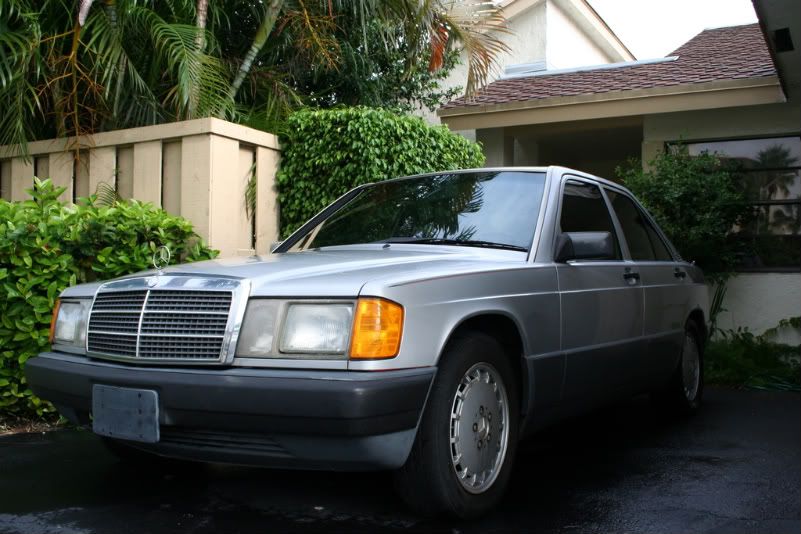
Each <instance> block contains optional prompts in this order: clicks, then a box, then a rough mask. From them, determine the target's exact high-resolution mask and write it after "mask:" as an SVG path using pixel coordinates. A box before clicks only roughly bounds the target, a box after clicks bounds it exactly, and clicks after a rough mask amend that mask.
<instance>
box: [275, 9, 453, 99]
mask: <svg viewBox="0 0 801 534" xmlns="http://www.w3.org/2000/svg"><path fill="white" fill-rule="evenodd" d="M334 36H335V37H336V39H337V42H338V43H339V50H340V54H339V57H340V59H339V62H338V63H337V64H336V65H328V66H326V65H322V66H317V67H316V68H315V66H314V65H310V64H309V62H308V60H307V59H305V58H303V57H301V58H297V57H292V56H288V55H287V54H286V53H285V51H282V50H280V49H271V50H270V54H271V56H273V57H271V61H274V62H275V63H276V64H277V65H281V66H282V68H285V69H286V70H287V72H288V73H289V74H290V75H291V77H292V80H293V82H294V86H295V88H296V90H297V92H298V93H299V94H301V95H307V96H304V97H303V99H304V102H305V103H307V104H309V105H311V106H314V107H320V108H329V107H334V106H338V105H345V106H356V105H362V106H369V107H381V108H387V109H397V110H400V111H404V112H411V111H414V110H415V109H416V108H418V107H420V108H425V109H428V110H429V111H434V110H435V109H436V108H437V107H439V106H440V105H442V104H444V103H445V102H447V101H449V100H451V99H452V98H454V97H456V96H457V95H458V94H460V92H461V88H458V87H454V88H450V89H446V88H443V87H442V83H443V81H444V80H445V79H446V78H447V77H448V76H449V75H450V73H451V72H452V71H453V68H454V67H455V66H456V64H457V62H458V60H459V54H458V52H457V51H456V50H450V51H448V52H447V53H446V54H444V56H443V64H442V67H441V68H439V69H436V70H432V69H430V68H429V64H430V61H431V52H430V51H424V52H423V53H422V56H421V57H420V58H419V59H418V61H415V62H413V63H411V64H408V62H407V57H408V55H409V44H408V43H407V42H406V39H405V33H404V32H403V29H402V27H400V26H399V25H392V24H387V23H382V22H381V21H369V23H368V24H367V25H366V27H361V21H360V17H357V16H354V15H353V14H348V15H345V16H343V17H340V18H339V19H338V24H337V27H336V29H335V30H334ZM388 39H389V41H387V40H388Z"/></svg>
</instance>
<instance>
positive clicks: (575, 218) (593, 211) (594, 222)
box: [559, 180, 622, 259]
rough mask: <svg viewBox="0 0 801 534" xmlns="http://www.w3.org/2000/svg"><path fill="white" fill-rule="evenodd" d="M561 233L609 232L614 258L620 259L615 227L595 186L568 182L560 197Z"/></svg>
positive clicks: (599, 191)
mask: <svg viewBox="0 0 801 534" xmlns="http://www.w3.org/2000/svg"><path fill="white" fill-rule="evenodd" d="M559 226H560V230H561V231H562V232H609V233H610V234H612V238H613V239H614V240H615V258H616V259H621V257H622V256H621V255H620V246H619V245H618V241H617V235H616V234H615V227H614V225H613V224H612V218H611V217H610V215H609V210H608V209H607V208H606V202H604V199H603V197H602V196H601V190H600V189H599V188H598V186H596V185H592V184H588V183H584V182H575V181H572V180H568V181H567V183H565V190H564V193H563V195H562V216H561V218H560V220H559Z"/></svg>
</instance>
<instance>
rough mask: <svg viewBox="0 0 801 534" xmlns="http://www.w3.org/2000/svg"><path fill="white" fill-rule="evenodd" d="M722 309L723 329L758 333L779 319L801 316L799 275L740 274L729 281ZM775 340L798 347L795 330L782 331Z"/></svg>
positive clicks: (771, 326) (720, 323)
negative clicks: (743, 328)
mask: <svg viewBox="0 0 801 534" xmlns="http://www.w3.org/2000/svg"><path fill="white" fill-rule="evenodd" d="M723 308H724V309H725V310H726V311H722V312H721V313H720V315H719V316H718V327H719V328H721V329H722V330H735V329H737V328H738V327H745V328H748V330H749V331H751V332H752V333H754V334H761V333H763V332H764V331H765V330H767V329H769V328H773V327H775V326H776V325H778V324H779V321H781V320H782V319H787V318H790V317H798V316H801V274H799V273H741V274H739V275H737V276H735V277H733V278H732V279H730V280H729V282H728V285H727V291H726V298H725V299H724V300H723ZM777 341H780V342H783V343H790V344H792V345H798V344H800V343H801V335H799V333H798V331H797V330H793V329H785V330H783V331H781V332H780V333H779V337H778V338H777Z"/></svg>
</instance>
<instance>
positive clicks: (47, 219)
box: [0, 179, 216, 416]
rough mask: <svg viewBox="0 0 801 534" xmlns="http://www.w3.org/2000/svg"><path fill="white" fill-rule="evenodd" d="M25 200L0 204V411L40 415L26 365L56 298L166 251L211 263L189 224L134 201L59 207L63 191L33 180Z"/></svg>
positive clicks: (44, 343)
mask: <svg viewBox="0 0 801 534" xmlns="http://www.w3.org/2000/svg"><path fill="white" fill-rule="evenodd" d="M30 192H31V195H32V200H28V201H25V202H7V201H4V200H0V411H3V412H5V413H6V414H14V415H33V414H37V415H39V416H42V415H44V414H47V413H52V412H53V407H52V406H51V405H50V404H49V403H47V402H44V401H42V400H40V399H38V398H37V397H36V396H35V395H33V394H32V393H31V390H30V389H28V387H27V386H26V384H25V378H24V376H23V374H22V370H23V366H24V364H25V362H26V361H27V360H28V359H29V358H31V357H33V356H35V355H36V354H37V353H39V352H41V351H43V350H47V349H48V347H49V341H48V336H49V330H50V318H51V311H52V309H53V305H54V303H55V300H56V298H57V297H58V295H59V294H60V293H61V291H62V290H64V289H65V288H66V287H68V286H70V285H74V284H75V283H77V282H85V281H92V280H104V279H107V278H112V277H115V276H120V275H123V274H128V273H132V272H136V271H140V270H143V269H146V268H148V266H149V265H150V262H151V258H152V255H153V252H152V251H154V250H155V249H156V248H157V247H159V246H161V245H167V246H169V247H170V250H171V251H172V253H173V260H174V262H180V261H196V260H201V259H207V258H211V257H213V256H215V255H216V252H214V251H212V250H210V249H208V248H207V247H206V246H205V245H204V244H203V243H202V242H201V241H200V239H199V238H198V236H197V235H196V234H195V233H194V231H193V230H192V225H191V224H190V223H189V222H188V221H186V220H184V219H181V218H180V217H174V216H172V215H169V214H167V213H166V212H164V211H162V210H160V209H157V208H155V207H153V205H151V204H142V203H139V202H136V201H129V202H117V203H114V204H112V205H110V206H97V205H95V203H94V201H95V198H94V197H90V198H89V199H85V201H84V203H83V204H82V205H78V206H67V205H65V204H63V203H61V202H60V201H59V200H58V196H59V195H60V194H61V193H62V192H63V189H61V188H54V187H53V185H52V183H50V181H49V180H45V181H40V180H38V179H37V180H35V183H34V188H33V189H32V190H31V191H30Z"/></svg>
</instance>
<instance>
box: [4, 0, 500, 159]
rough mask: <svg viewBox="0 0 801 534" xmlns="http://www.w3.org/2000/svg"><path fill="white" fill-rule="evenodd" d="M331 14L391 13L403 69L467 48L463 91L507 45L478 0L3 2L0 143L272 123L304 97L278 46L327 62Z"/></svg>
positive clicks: (384, 16) (333, 23)
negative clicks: (200, 121) (185, 124)
mask: <svg viewBox="0 0 801 534" xmlns="http://www.w3.org/2000/svg"><path fill="white" fill-rule="evenodd" d="M345 14H347V15H348V17H344V16H343V15H345ZM340 20H357V21H359V28H362V29H363V28H366V27H367V24H368V23H369V22H370V21H376V20H378V21H385V22H387V23H386V24H381V25H379V26H378V27H379V28H382V31H385V32H386V33H385V34H384V35H383V36H382V38H383V44H379V46H382V45H383V46H397V43H398V36H397V29H398V28H401V29H402V38H401V40H402V42H403V44H404V48H405V50H406V55H407V57H406V67H407V71H408V72H410V73H411V72H412V71H413V68H417V67H418V65H417V63H418V62H419V61H420V60H421V58H429V59H427V62H428V67H429V68H431V69H437V68H440V66H441V64H442V57H443V55H444V54H445V53H447V52H448V51H450V50H454V49H459V48H461V49H464V50H465V52H466V54H467V58H468V80H467V88H466V89H467V92H468V93H472V92H474V91H475V90H477V89H478V88H479V87H480V86H481V85H482V84H484V83H485V82H486V80H487V78H488V76H489V74H490V72H491V70H492V68H493V66H494V64H495V58H496V57H497V56H498V54H499V53H500V52H501V51H503V50H505V46H504V45H503V43H502V42H501V41H500V39H499V38H498V32H503V31H505V26H504V20H503V18H502V16H501V12H500V10H499V9H498V8H497V7H496V6H495V4H494V3H493V2H491V1H484V0H422V1H419V0H358V1H353V0H171V1H169V2H166V1H159V0H2V1H0V102H2V103H3V107H4V113H3V114H2V115H0V145H2V144H16V145H21V146H22V147H23V149H24V148H25V146H26V143H27V142H28V141H31V140H34V139H43V138H49V137H63V136H78V135H82V134H92V133H94V132H98V131H104V130H112V129H117V128H126V127H134V126H143V125H149V124H157V123H162V122H169V121H174V120H182V119H189V118H197V117H209V116H214V117H220V118H224V119H228V120H233V121H238V122H245V123H249V124H262V125H267V126H271V125H272V126H274V125H276V124H277V123H278V122H279V121H280V119H281V118H282V117H283V116H285V114H286V112H287V110H288V109H291V108H292V107H294V106H297V105H299V104H300V103H301V102H302V101H303V100H302V98H301V95H299V93H298V91H297V87H295V86H294V85H293V80H292V73H291V70H288V69H287V68H286V67H285V65H286V63H283V64H280V65H279V64H276V63H275V62H274V58H276V57H282V58H292V57H296V58H303V59H304V60H306V61H307V62H308V64H309V65H311V68H312V69H314V68H317V67H318V66H319V67H320V68H322V67H325V68H328V69H336V68H337V66H338V65H339V62H340V60H341V57H340V47H339V42H338V41H337V38H336V36H335V30H337V29H338V26H337V25H338V23H339V21H340ZM246 31H252V33H251V34H250V35H247V33H246ZM243 33H244V35H243ZM366 40H367V34H366V32H365V41H366ZM366 44H367V43H366V42H365V45H366ZM372 45H373V46H375V43H372ZM268 52H269V53H268Z"/></svg>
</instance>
